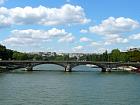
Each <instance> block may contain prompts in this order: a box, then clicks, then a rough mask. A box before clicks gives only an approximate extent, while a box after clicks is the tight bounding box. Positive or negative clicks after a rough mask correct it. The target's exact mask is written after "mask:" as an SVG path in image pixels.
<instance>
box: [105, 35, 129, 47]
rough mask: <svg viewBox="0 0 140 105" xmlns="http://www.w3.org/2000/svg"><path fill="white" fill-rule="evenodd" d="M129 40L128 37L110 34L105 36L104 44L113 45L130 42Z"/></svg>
mask: <svg viewBox="0 0 140 105" xmlns="http://www.w3.org/2000/svg"><path fill="white" fill-rule="evenodd" d="M128 42H129V40H128V39H127V38H123V37H121V36H120V35H116V34H114V35H110V36H107V37H105V42H104V44H105V45H111V44H116V43H117V44H119V43H121V44H122V43H128Z"/></svg>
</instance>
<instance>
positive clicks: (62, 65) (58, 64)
mask: <svg viewBox="0 0 140 105" xmlns="http://www.w3.org/2000/svg"><path fill="white" fill-rule="evenodd" d="M47 64H51V65H57V66H60V67H63V68H64V69H65V65H64V64H60V63H56V62H47V63H33V64H32V65H31V66H32V69H33V68H34V67H37V66H39V65H47Z"/></svg>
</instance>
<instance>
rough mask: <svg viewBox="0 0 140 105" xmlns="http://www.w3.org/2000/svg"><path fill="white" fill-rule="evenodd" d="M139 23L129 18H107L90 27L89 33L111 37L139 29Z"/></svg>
mask: <svg viewBox="0 0 140 105" xmlns="http://www.w3.org/2000/svg"><path fill="white" fill-rule="evenodd" d="M139 26H140V25H139V23H138V22H137V21H135V20H132V19H130V18H124V17H119V18H114V17H109V18H108V19H106V20H103V21H102V23H101V24H99V25H96V26H93V27H90V28H89V31H90V32H91V33H96V34H100V35H112V34H122V33H126V32H130V31H133V30H135V29H137V28H139Z"/></svg>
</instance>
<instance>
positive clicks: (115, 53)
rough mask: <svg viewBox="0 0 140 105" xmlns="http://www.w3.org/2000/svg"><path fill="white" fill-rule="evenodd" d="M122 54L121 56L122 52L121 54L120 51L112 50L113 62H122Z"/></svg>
mask: <svg viewBox="0 0 140 105" xmlns="http://www.w3.org/2000/svg"><path fill="white" fill-rule="evenodd" d="M120 54H121V52H120V50H119V49H114V50H112V52H111V61H113V62H118V61H120Z"/></svg>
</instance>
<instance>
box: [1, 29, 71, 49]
mask: <svg viewBox="0 0 140 105" xmlns="http://www.w3.org/2000/svg"><path fill="white" fill-rule="evenodd" d="M68 36H69V37H68ZM64 37H68V38H69V39H67V40H68V41H70V40H72V39H70V37H73V36H72V34H71V33H68V32H66V31H65V30H64V29H61V30H60V29H56V28H52V29H50V30H33V29H28V30H13V31H12V32H11V35H10V36H9V37H8V38H7V39H5V40H4V41H2V43H3V44H4V45H12V46H23V45H27V46H28V45H36V44H39V43H42V42H46V41H47V42H48V41H50V40H51V39H53V38H58V39H61V38H64Z"/></svg>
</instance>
